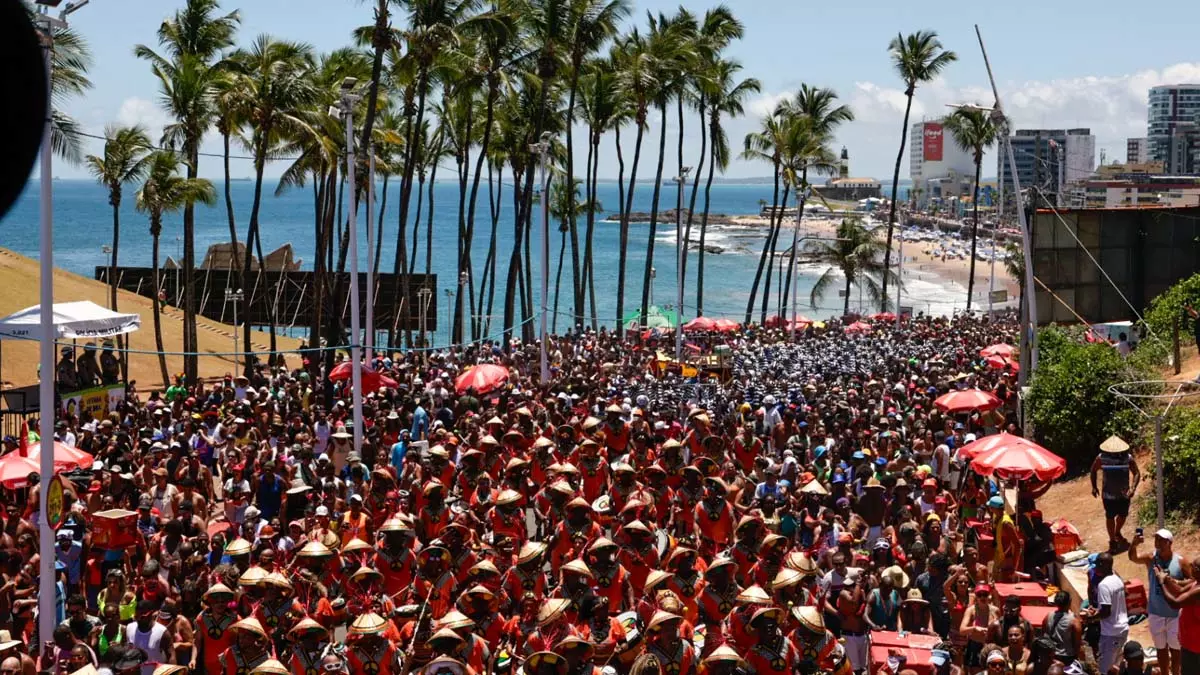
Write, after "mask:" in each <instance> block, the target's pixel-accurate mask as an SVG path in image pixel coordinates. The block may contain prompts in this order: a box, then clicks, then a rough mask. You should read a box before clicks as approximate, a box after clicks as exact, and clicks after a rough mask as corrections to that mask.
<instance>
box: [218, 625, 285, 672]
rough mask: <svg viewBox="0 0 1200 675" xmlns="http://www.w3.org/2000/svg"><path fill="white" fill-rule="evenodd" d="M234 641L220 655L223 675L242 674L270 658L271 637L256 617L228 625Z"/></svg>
mask: <svg viewBox="0 0 1200 675" xmlns="http://www.w3.org/2000/svg"><path fill="white" fill-rule="evenodd" d="M230 632H231V633H233V635H234V642H233V644H231V645H230V646H229V648H228V649H226V650H225V653H224V654H222V655H221V665H222V667H221V670H220V671H217V672H221V673H224V674H225V675H242V674H243V673H248V672H250V671H251V670H253V669H254V668H255V667H256V666H258V665H260V664H261V663H262V662H264V661H266V660H267V659H269V658H271V656H272V654H271V639H270V637H269V636H268V635H267V631H266V629H264V628H263V627H262V624H261V623H259V621H258V619H256V618H254V617H249V618H246V619H242V620H241V621H238V622H237V623H235V624H233V626H231V627H230Z"/></svg>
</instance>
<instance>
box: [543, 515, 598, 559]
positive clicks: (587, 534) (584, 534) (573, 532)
mask: <svg viewBox="0 0 1200 675" xmlns="http://www.w3.org/2000/svg"><path fill="white" fill-rule="evenodd" d="M564 510H565V511H566V517H565V518H563V519H562V520H561V521H559V523H558V524H557V525H556V526H555V528H554V538H553V541H554V547H553V548H551V549H550V569H552V570H553V569H560V568H561V567H562V566H563V564H564V563H566V561H568V560H572V559H575V558H578V557H580V556H581V555H583V554H584V552H585V551H586V550H587V547H588V546H589V545H591V543H592V542H593V541H595V540H597V539H599V538H600V535H601V534H602V531H601V529H600V526H599V525H597V524H596V521H595V520H594V518H593V516H594V514H593V513H592V505H591V504H590V503H589V502H588V501H587V500H586V499H584V498H583V497H576V498H575V499H572V500H571V501H570V502H567V505H566V508H565V509H564Z"/></svg>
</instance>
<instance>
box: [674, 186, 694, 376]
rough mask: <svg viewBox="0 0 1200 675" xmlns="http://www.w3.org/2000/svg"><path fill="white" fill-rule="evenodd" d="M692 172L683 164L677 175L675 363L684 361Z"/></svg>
mask: <svg viewBox="0 0 1200 675" xmlns="http://www.w3.org/2000/svg"><path fill="white" fill-rule="evenodd" d="M691 172H692V167H690V166H681V167H679V175H678V176H676V177H675V279H676V281H675V363H683V282H684V278H683V252H684V250H686V247H687V242H686V241H684V235H683V184H684V183H686V182H687V175H688V174H689V173H691Z"/></svg>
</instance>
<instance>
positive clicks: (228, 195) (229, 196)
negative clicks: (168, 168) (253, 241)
mask: <svg viewBox="0 0 1200 675" xmlns="http://www.w3.org/2000/svg"><path fill="white" fill-rule="evenodd" d="M221 142H222V144H223V146H224V153H223V159H224V163H225V216H226V218H228V219H229V243H230V244H232V245H233V249H232V250H234V251H236V250H237V245H238V236H237V224H236V220H235V219H234V214H233V190H232V183H231V182H230V178H229V133H228V132H222V133H221ZM232 260H233V258H232V256H231V257H230V261H232Z"/></svg>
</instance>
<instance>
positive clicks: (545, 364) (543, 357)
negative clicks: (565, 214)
mask: <svg viewBox="0 0 1200 675" xmlns="http://www.w3.org/2000/svg"><path fill="white" fill-rule="evenodd" d="M549 139H550V135H549V134H548V133H547V134H543V135H542V141H541V143H539V144H538V163H539V164H540V165H541V166H540V168H541V173H542V316H541V320H540V323H541V333H542V341H541V342H542V347H541V354H540V359H539V360H540V362H541V376H542V379H541V382H542V384H543V385H547V384H549V383H550V356H549V354H547V349H548V344H547V343H548V341H549V340H550V335H549V333H548V332H547V329H546V315H547V314H548V313H549V311H550V310H549V305H548V304H547V302H546V301H547V300H548V296H549V295H550V192H549V187H550V183H549V180H548V176H547V174H546V153H547V152H549V150H550V140H549ZM572 188H574V186H573V185H568V186H567V189H568V190H570V189H572Z"/></svg>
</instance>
